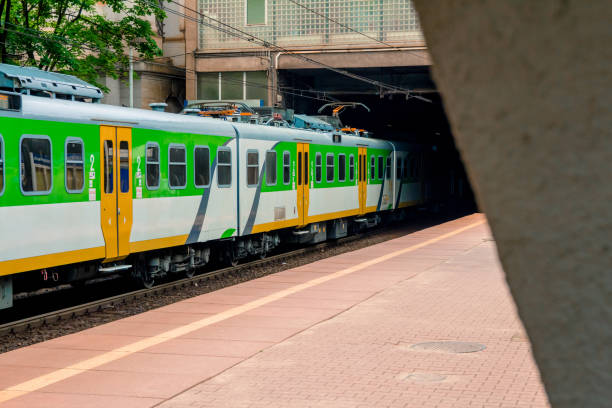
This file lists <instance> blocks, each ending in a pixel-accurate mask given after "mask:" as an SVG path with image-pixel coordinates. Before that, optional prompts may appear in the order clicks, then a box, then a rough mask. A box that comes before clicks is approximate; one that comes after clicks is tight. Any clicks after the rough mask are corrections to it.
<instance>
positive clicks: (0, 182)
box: [0, 135, 4, 195]
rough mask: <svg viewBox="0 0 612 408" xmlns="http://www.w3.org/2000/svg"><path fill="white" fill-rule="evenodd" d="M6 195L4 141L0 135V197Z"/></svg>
mask: <svg viewBox="0 0 612 408" xmlns="http://www.w3.org/2000/svg"><path fill="white" fill-rule="evenodd" d="M3 193H4V140H3V139H2V135H0V195H2V194H3Z"/></svg>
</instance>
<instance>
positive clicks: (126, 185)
mask: <svg viewBox="0 0 612 408" xmlns="http://www.w3.org/2000/svg"><path fill="white" fill-rule="evenodd" d="M119 182H120V187H121V188H120V190H121V192H122V193H129V192H130V146H129V144H128V142H126V141H125V140H123V141H121V142H119Z"/></svg>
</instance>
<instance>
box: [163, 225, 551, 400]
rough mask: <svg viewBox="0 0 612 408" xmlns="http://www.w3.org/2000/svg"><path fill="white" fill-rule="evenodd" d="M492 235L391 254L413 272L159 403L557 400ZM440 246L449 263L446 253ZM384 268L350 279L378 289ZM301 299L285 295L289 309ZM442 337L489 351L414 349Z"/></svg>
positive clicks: (329, 296)
mask: <svg viewBox="0 0 612 408" xmlns="http://www.w3.org/2000/svg"><path fill="white" fill-rule="evenodd" d="M489 236H490V235H489V232H488V230H487V228H486V226H482V227H477V228H474V230H473V231H468V232H465V233H463V234H461V235H460V236H457V237H452V238H449V239H448V240H445V241H442V242H439V243H436V244H434V246H433V247H432V248H424V249H423V250H420V251H417V252H414V253H411V254H407V255H404V256H402V257H401V259H395V260H393V261H389V263H392V264H395V265H396V266H400V268H399V269H401V270H404V272H402V273H405V274H406V278H405V279H403V280H402V281H401V282H399V283H398V284H396V285H393V286H390V287H388V288H387V289H383V290H382V291H380V292H378V293H377V294H375V295H373V296H371V297H369V298H368V299H366V300H364V301H363V302H361V303H359V304H357V305H355V306H354V307H352V308H351V309H349V310H347V311H345V312H344V313H342V314H339V315H337V316H335V317H334V318H332V319H329V320H326V321H324V322H321V323H319V324H317V325H315V326H312V327H310V328H308V329H306V330H304V331H302V332H301V333H300V334H297V335H295V336H293V337H291V338H290V339H288V340H286V341H284V342H281V343H279V344H277V345H275V346H273V347H271V348H268V349H266V350H265V351H263V352H261V353H259V354H257V355H255V356H253V357H251V358H250V359H248V360H246V361H244V362H242V363H240V364H238V365H236V366H234V367H232V368H230V369H228V370H226V371H225V372H223V373H222V374H220V375H217V376H215V377H213V378H211V379H209V380H208V381H205V382H203V383H201V384H199V385H197V386H195V387H193V388H192V389H190V390H189V391H187V392H184V393H182V394H180V395H178V396H176V397H174V398H172V399H170V400H169V401H166V402H165V403H163V404H161V405H160V408H186V407H191V408H193V407H202V408H204V407H498V408H501V407H548V406H549V405H548V402H547V398H546V394H545V393H544V390H543V387H542V384H541V381H540V378H539V374H538V371H537V368H536V366H535V364H534V362H533V359H532V356H531V352H530V345H529V342H528V340H527V337H526V336H525V333H524V331H523V328H522V325H521V323H520V321H519V319H518V317H517V314H516V310H515V307H514V304H513V302H512V299H511V297H510V294H509V292H508V289H507V287H506V284H505V281H504V276H503V272H502V271H501V268H500V265H499V263H498V261H497V256H496V253H495V245H494V243H493V242H492V241H491V240H490V238H489ZM407 240H408V238H407V237H404V238H400V239H398V240H396V241H397V242H406V241H407ZM466 242H467V243H468V248H466V246H465V245H462V244H465V243H466ZM362 251H363V253H362V254H360V256H357V254H347V255H343V256H341V257H342V258H343V259H345V260H348V261H349V263H350V261H351V260H352V261H353V262H355V261H358V260H359V259H368V258H369V257H371V256H372V253H373V252H374V251H368V250H362ZM440 251H443V252H444V253H445V255H443V256H446V257H447V259H445V260H440V258H438V256H440ZM449 255H450V256H449ZM385 266H387V263H385V264H381V265H379V266H377V267H376V269H377V270H376V271H371V270H368V271H364V272H363V273H362V272H357V273H356V274H355V275H357V276H351V277H347V278H346V279H347V281H348V280H352V281H353V282H355V280H357V279H361V278H365V279H368V280H372V284H373V285H377V284H378V283H380V282H381V281H384V280H385V279H387V278H389V276H395V274H393V273H390V274H389V273H385V270H386V269H387V268H385ZM301 269H308V266H306V267H303V268H301ZM376 273H380V274H381V275H382V276H377V275H376ZM347 283H348V282H347ZM337 284H338V286H344V284H340V283H337ZM344 287H345V288H346V286H344ZM314 290H316V289H313V291H314ZM319 294H321V297H320V299H321V301H322V302H323V301H335V300H337V299H335V298H334V295H333V293H331V292H330V293H323V291H319ZM302 296H306V294H300V295H296V296H294V297H290V298H288V299H286V300H284V303H285V306H289V305H290V304H291V302H292V301H293V300H294V299H300V298H301V297H302ZM320 306H321V307H324V306H327V305H326V304H325V303H322V304H320ZM439 340H455V341H469V342H478V343H481V344H483V345H485V346H486V349H485V350H484V351H481V352H475V353H462V354H451V353H442V352H423V351H414V350H413V349H411V345H413V344H416V343H420V342H429V341H439Z"/></svg>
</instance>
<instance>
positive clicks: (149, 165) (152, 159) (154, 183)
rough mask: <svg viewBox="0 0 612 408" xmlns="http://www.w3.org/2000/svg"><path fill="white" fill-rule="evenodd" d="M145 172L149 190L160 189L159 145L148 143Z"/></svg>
mask: <svg viewBox="0 0 612 408" xmlns="http://www.w3.org/2000/svg"><path fill="white" fill-rule="evenodd" d="M145 172H146V173H147V174H146V175H145V176H146V180H147V181H146V183H147V188H148V189H149V190H157V189H158V188H159V145H158V144H157V143H154V142H148V143H147V147H146V155H145Z"/></svg>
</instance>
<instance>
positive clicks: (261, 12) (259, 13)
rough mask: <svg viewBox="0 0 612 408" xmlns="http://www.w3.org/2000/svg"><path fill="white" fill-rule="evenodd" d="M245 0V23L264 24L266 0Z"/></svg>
mask: <svg viewBox="0 0 612 408" xmlns="http://www.w3.org/2000/svg"><path fill="white" fill-rule="evenodd" d="M245 2H246V24H247V25H256V24H266V9H267V6H268V5H267V1H266V0H245Z"/></svg>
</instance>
